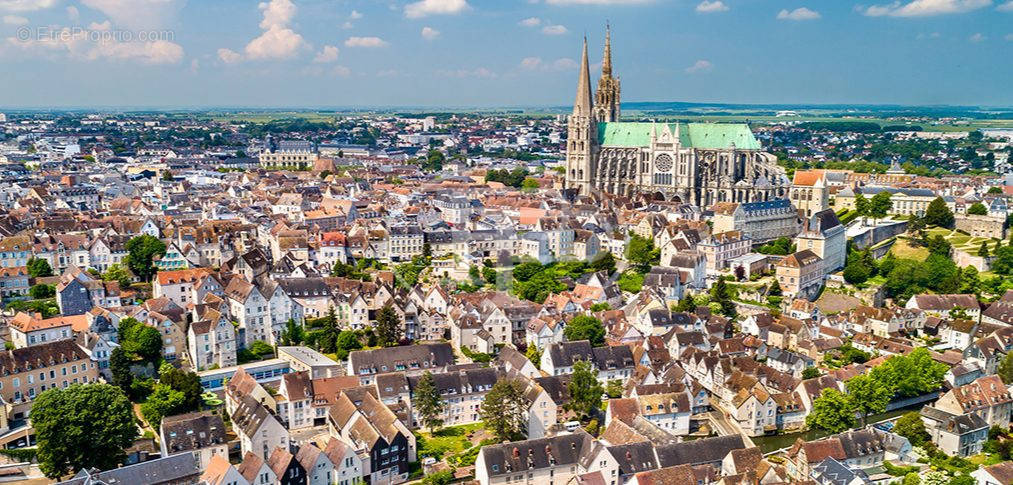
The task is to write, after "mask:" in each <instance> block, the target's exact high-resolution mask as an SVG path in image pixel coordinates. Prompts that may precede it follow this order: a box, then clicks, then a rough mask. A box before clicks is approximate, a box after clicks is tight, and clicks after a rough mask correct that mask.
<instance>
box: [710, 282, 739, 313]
mask: <svg viewBox="0 0 1013 485" xmlns="http://www.w3.org/2000/svg"><path fill="white" fill-rule="evenodd" d="M710 294H711V301H712V302H715V303H717V304H719V305H721V314H722V315H724V316H726V317H734V316H735V315H736V310H735V303H734V302H732V290H731V288H729V287H728V283H727V282H725V279H724V278H718V280H717V282H715V283H714V286H711V289H710Z"/></svg>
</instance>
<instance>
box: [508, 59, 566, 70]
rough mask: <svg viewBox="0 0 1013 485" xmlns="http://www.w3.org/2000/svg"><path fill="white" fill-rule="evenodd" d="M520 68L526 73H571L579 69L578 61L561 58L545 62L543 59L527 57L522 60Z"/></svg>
mask: <svg viewBox="0 0 1013 485" xmlns="http://www.w3.org/2000/svg"><path fill="white" fill-rule="evenodd" d="M520 67H521V69H523V70H525V71H570V70H573V69H576V68H577V61H575V60H573V59H570V58H569V57H561V58H559V59H556V60H554V61H552V62H545V61H543V60H542V58H541V57H525V58H524V59H521V65H520Z"/></svg>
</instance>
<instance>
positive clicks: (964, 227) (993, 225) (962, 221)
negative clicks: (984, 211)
mask: <svg viewBox="0 0 1013 485" xmlns="http://www.w3.org/2000/svg"><path fill="white" fill-rule="evenodd" d="M953 223H954V227H955V228H956V229H957V230H958V231H963V232H966V233H968V234H970V235H971V236H974V237H988V238H994V239H1006V228H1005V225H1006V220H1005V219H1003V218H1002V217H995V216H981V215H960V216H956V217H954V218H953Z"/></svg>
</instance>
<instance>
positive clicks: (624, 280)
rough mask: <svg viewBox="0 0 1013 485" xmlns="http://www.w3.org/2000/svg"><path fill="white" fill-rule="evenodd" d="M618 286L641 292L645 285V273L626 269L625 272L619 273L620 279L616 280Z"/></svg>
mask: <svg viewBox="0 0 1013 485" xmlns="http://www.w3.org/2000/svg"><path fill="white" fill-rule="evenodd" d="M616 286H618V287H619V289H620V290H622V291H625V292H628V293H640V290H641V289H643V287H644V274H643V273H638V272H636V271H633V270H626V271H624V272H623V274H621V275H619V279H618V280H616Z"/></svg>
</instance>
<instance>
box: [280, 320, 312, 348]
mask: <svg viewBox="0 0 1013 485" xmlns="http://www.w3.org/2000/svg"><path fill="white" fill-rule="evenodd" d="M305 339H306V333H305V331H304V330H303V327H302V325H299V324H298V323H295V319H294V318H289V319H288V322H286V323H285V329H284V330H282V331H281V344H282V345H286V346H287V345H299V344H301V343H302V342H303V340H305Z"/></svg>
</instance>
